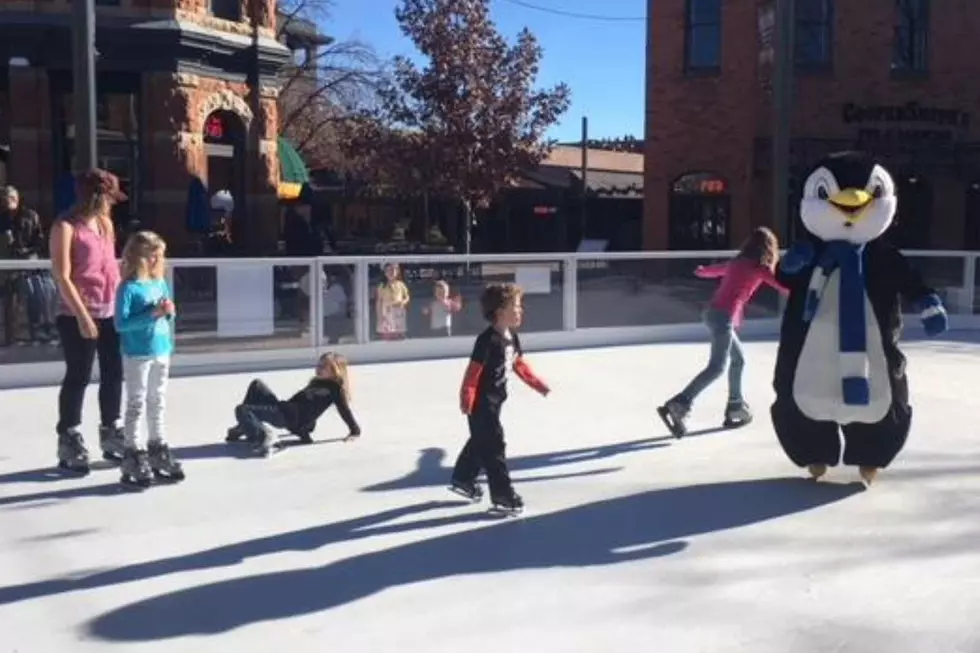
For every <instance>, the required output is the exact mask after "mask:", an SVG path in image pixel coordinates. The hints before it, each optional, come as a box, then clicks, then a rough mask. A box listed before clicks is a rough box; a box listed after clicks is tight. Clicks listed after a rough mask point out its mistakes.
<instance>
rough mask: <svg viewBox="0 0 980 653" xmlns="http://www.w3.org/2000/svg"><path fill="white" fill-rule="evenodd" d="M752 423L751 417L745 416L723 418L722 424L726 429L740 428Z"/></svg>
mask: <svg viewBox="0 0 980 653" xmlns="http://www.w3.org/2000/svg"><path fill="white" fill-rule="evenodd" d="M751 423H752V418H751V417H747V418H745V419H727V418H726V419H725V421H724V422H723V423H722V426H723V427H725V428H726V429H740V428H742V427H743V426H748V425H749V424H751Z"/></svg>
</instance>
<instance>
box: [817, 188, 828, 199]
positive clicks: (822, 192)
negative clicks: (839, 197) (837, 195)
mask: <svg viewBox="0 0 980 653" xmlns="http://www.w3.org/2000/svg"><path fill="white" fill-rule="evenodd" d="M817 197H819V198H820V199H822V200H827V199H830V193H828V192H827V187H826V186H818V187H817Z"/></svg>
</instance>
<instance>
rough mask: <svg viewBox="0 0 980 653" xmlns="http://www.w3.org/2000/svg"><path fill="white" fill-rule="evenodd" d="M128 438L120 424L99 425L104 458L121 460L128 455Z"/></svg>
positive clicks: (113, 460)
mask: <svg viewBox="0 0 980 653" xmlns="http://www.w3.org/2000/svg"><path fill="white" fill-rule="evenodd" d="M125 442H126V439H125V436H124V435H123V430H122V429H121V428H119V427H118V426H100V427H99V446H101V447H102V458H103V459H104V460H109V461H112V462H119V461H120V460H122V459H123V456H125V455H126V444H125Z"/></svg>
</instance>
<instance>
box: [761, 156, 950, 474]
mask: <svg viewBox="0 0 980 653" xmlns="http://www.w3.org/2000/svg"><path fill="white" fill-rule="evenodd" d="M896 208H897V198H896V196H895V182H894V180H893V179H892V177H891V175H890V174H889V173H888V171H887V170H885V169H884V167H882V166H881V165H880V164H878V163H877V162H876V161H875V160H874V159H872V158H870V157H868V156H866V155H864V154H860V153H854V152H845V153H840V154H835V155H831V156H829V157H827V158H826V159H824V160H823V161H821V162H820V163H819V164H818V165H817V166H816V167H815V168H814V170H813V171H812V172H811V173H810V175H809V177H808V178H807V180H806V184H805V185H804V191H803V199H802V201H801V204H800V213H801V219H802V222H803V226H804V227H805V228H806V230H807V232H808V233H807V236H806V239H805V240H804V241H801V242H800V243H796V244H794V245H793V246H792V247H791V248H790V251H789V252H788V253H787V255H786V257H784V259H783V261H782V262H781V264H780V269H779V279H780V281H781V282H782V283H784V284H785V285H786V286H787V287H788V288H789V290H790V294H789V297H788V299H787V304H786V311H785V313H784V315H783V321H782V326H781V329H780V340H779V351H778V353H777V357H776V371H775V378H774V382H773V386H774V389H775V391H776V401H775V403H774V404H773V406H772V409H771V414H772V420H773V426H774V427H775V430H776V435H777V437H778V438H779V442H780V444H781V445H782V447H783V449H784V451H785V452H786V454H787V456H789V458H790V460H792V461H793V462H794V463H795V464H797V465H799V466H807V467H811V470H812V469H814V468H815V467H816V468H819V467H821V466H823V465H827V466H833V465H836V464H837V463H838V462H839V461H840V453H841V452H840V442H839V440H840V437H839V432H840V431H841V430H842V431H843V434H844V441H845V448H844V456H843V457H844V463H845V464H848V465H856V466H858V467H861V468H862V476H863V477H865V480H866V481H868V482H870V479H871V478H873V477H874V474H875V472H876V471H877V469H880V468H883V467H887V466H888V465H889V464H890V463H891V462H892V460H894V458H895V457H896V456H897V455H898V453H899V452H900V451H901V450H902V447H903V446H904V445H905V441H906V438H907V437H908V433H909V428H910V426H911V415H912V409H911V407H910V406H909V403H908V382H907V380H906V377H905V357H904V356H903V355H902V353H901V352H900V351H899V349H898V346H897V342H898V338H899V335H900V332H901V328H902V322H901V308H902V307H901V299H902V298H903V297H904V298H905V299H906V300H908V301H910V302H913V303H915V304H916V305H917V307H918V309H919V310H920V311H921V315H922V319H923V324H924V325H925V327H926V331H927V332H928V333H929V334H930V335H937V334H939V333H941V332H942V331H943V330H945V328H946V324H947V319H946V313H945V311H944V310H943V307H942V303H941V302H940V301H939V298H938V297H937V296H936V294H935V292H934V291H933V290H932V289H931V288H928V287H927V286H925V285H924V284H923V283H922V279H921V277H920V276H919V275H918V273H916V272H915V270H914V269H913V268H912V267H911V266H910V265H909V264H908V261H907V260H906V259H905V257H904V256H903V255H902V254H901V253H900V252H899V251H898V250H896V249H895V248H894V247H892V246H891V245H889V244H888V243H886V242H884V241H883V240H881V238H880V237H881V236H882V235H883V234H884V233H885V231H886V230H887V229H888V227H889V226H890V225H891V223H892V220H893V219H894V216H895V210H896Z"/></svg>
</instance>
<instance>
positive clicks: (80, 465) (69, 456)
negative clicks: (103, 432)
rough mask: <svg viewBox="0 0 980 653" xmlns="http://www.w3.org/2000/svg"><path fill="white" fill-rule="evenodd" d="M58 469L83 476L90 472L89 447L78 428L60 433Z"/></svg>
mask: <svg viewBox="0 0 980 653" xmlns="http://www.w3.org/2000/svg"><path fill="white" fill-rule="evenodd" d="M58 469H63V470H65V471H68V472H73V473H75V474H81V475H83V476H84V475H85V474H88V473H89V460H88V449H87V448H86V447H85V440H84V438H82V434H81V433H80V432H79V431H78V429H68V430H67V431H62V432H60V433H58Z"/></svg>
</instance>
